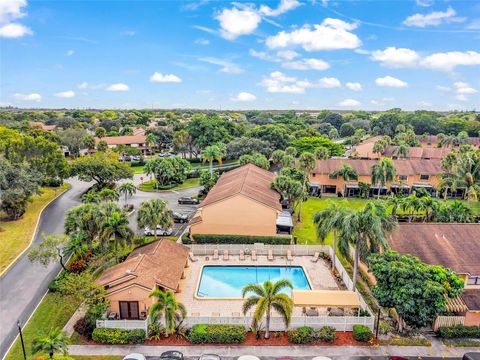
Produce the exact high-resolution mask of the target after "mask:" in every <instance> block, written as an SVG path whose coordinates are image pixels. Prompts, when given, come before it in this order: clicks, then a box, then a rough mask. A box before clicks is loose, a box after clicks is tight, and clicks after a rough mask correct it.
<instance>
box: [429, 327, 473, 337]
mask: <svg viewBox="0 0 480 360" xmlns="http://www.w3.org/2000/svg"><path fill="white" fill-rule="evenodd" d="M438 333H439V335H440V336H441V337H442V338H445V339H454V338H470V339H480V326H463V325H455V326H448V327H446V326H445V327H440V328H439V329H438Z"/></svg>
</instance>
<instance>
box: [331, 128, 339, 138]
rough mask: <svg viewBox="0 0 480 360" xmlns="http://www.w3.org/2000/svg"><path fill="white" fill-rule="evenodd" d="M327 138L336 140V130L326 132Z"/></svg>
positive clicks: (337, 135)
mask: <svg viewBox="0 0 480 360" xmlns="http://www.w3.org/2000/svg"><path fill="white" fill-rule="evenodd" d="M328 137H329V139H330V140H335V139H338V137H339V134H338V130H337V129H335V128H333V129H331V130H330V131H329V132H328Z"/></svg>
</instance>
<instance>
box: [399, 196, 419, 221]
mask: <svg viewBox="0 0 480 360" xmlns="http://www.w3.org/2000/svg"><path fill="white" fill-rule="evenodd" d="M401 206H402V210H403V211H405V212H408V213H409V217H408V222H412V219H413V214H414V213H415V212H418V211H419V210H420V206H421V205H420V198H419V197H417V196H416V195H409V196H407V197H406V198H405V199H404V201H403V204H402V205H401Z"/></svg>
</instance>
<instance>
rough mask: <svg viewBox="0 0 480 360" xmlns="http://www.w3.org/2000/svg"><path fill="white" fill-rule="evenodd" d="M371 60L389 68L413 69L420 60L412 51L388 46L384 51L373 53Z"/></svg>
mask: <svg viewBox="0 0 480 360" xmlns="http://www.w3.org/2000/svg"><path fill="white" fill-rule="evenodd" d="M371 59H372V60H373V61H379V62H381V63H382V65H384V66H386V67H391V68H400V67H415V66H416V65H417V63H418V60H419V59H420V55H418V53H417V52H416V51H414V50H410V49H406V48H396V47H394V46H390V47H387V48H386V49H385V50H376V51H373V52H372V54H371Z"/></svg>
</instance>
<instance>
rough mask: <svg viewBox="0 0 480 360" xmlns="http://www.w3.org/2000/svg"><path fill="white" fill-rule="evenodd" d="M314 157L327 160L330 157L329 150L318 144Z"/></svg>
mask: <svg viewBox="0 0 480 360" xmlns="http://www.w3.org/2000/svg"><path fill="white" fill-rule="evenodd" d="M315 157H316V158H317V159H318V160H327V159H328V158H330V151H328V149H327V148H326V147H324V146H320V147H318V148H316V149H315Z"/></svg>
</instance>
